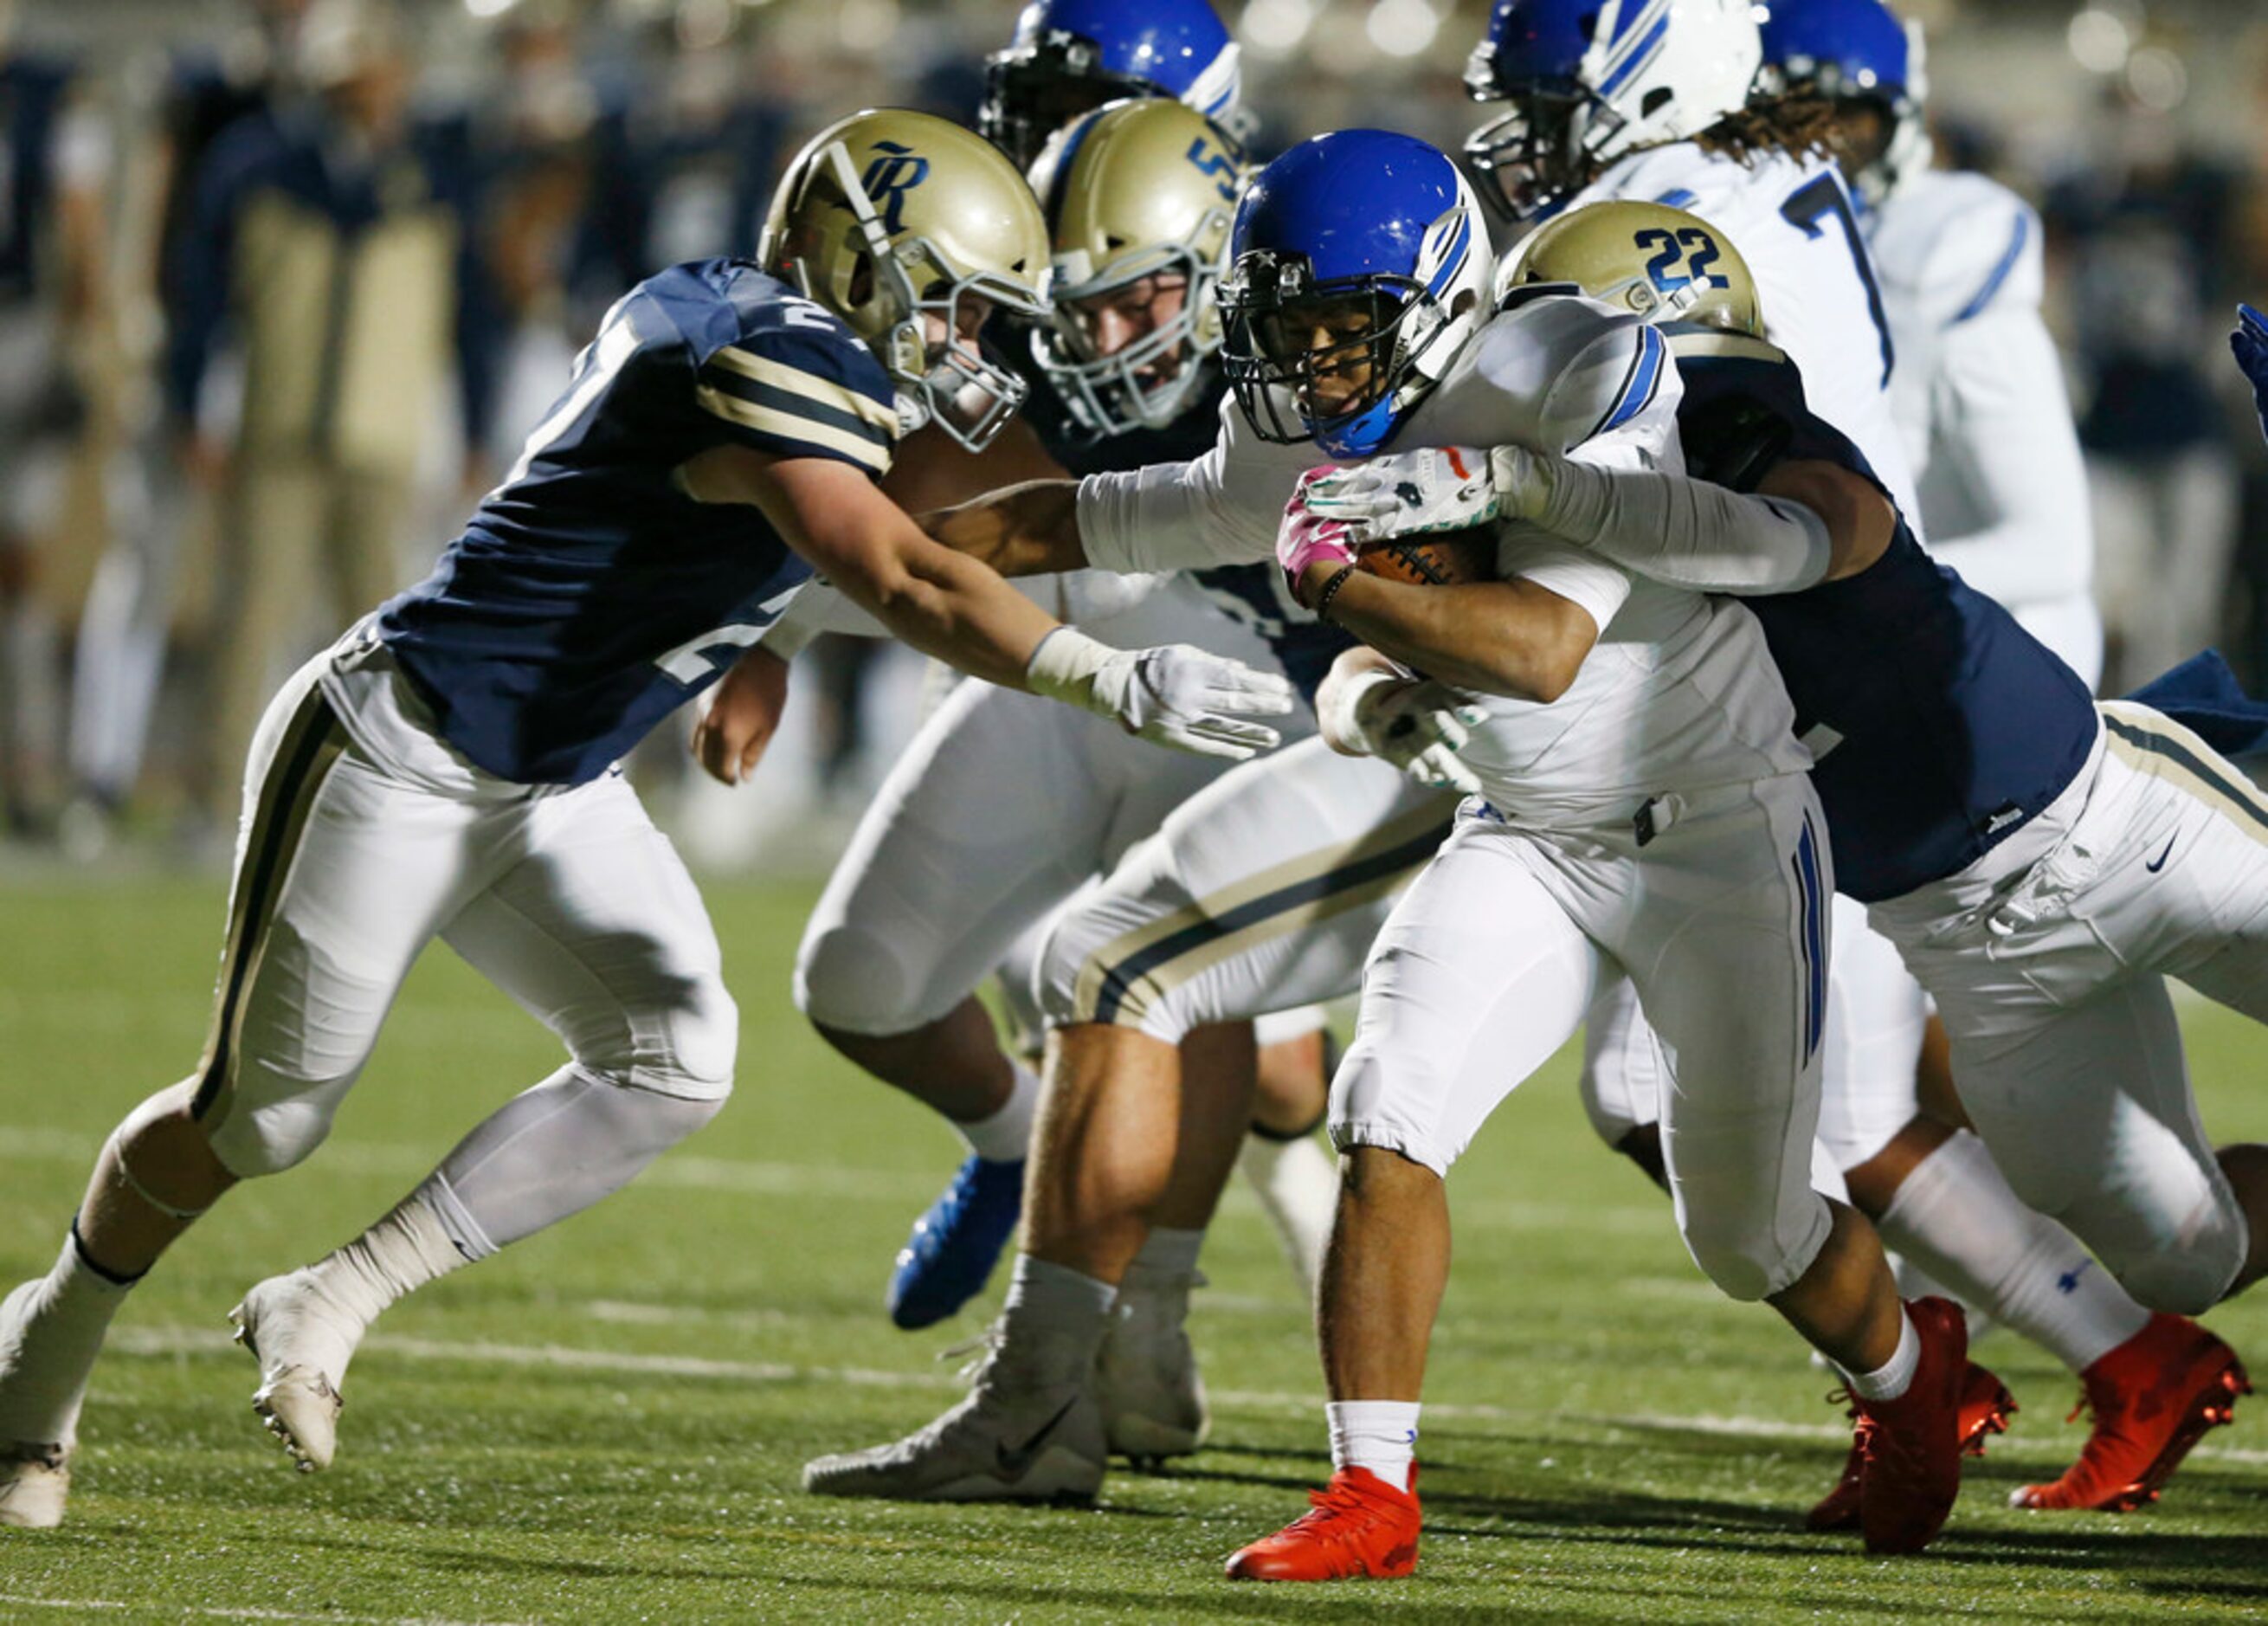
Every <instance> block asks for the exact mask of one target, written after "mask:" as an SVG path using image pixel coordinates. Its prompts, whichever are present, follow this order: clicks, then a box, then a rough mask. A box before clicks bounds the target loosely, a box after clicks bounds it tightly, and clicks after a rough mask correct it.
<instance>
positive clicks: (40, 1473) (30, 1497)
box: [0, 1442, 70, 1530]
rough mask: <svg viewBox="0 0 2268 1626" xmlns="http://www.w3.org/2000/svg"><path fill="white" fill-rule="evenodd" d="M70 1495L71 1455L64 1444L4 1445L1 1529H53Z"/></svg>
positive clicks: (0, 1474)
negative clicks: (4, 1527) (2, 1527)
mask: <svg viewBox="0 0 2268 1626" xmlns="http://www.w3.org/2000/svg"><path fill="white" fill-rule="evenodd" d="M69 1497H70V1451H69V1450H68V1449H67V1448H65V1447H64V1446H62V1445H19V1444H13V1443H7V1442H0V1526H6V1527H8V1528H11V1529H15V1530H52V1529H54V1528H55V1526H57V1525H59V1524H61V1523H63V1503H64V1502H65V1501H66V1500H67V1499H68V1498H69Z"/></svg>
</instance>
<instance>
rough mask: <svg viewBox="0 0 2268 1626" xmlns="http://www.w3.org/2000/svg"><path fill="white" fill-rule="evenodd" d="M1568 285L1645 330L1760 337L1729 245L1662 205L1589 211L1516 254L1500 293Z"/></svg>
mask: <svg viewBox="0 0 2268 1626" xmlns="http://www.w3.org/2000/svg"><path fill="white" fill-rule="evenodd" d="M1540 283H1555V284H1572V285H1574V286H1576V287H1579V288H1580V289H1581V290H1582V291H1583V292H1585V293H1587V294H1588V295H1589V296H1590V297H1591V298H1593V299H1598V300H1600V301H1602V302H1603V303H1605V304H1608V305H1611V306H1614V307H1616V308H1617V309H1620V310H1626V311H1631V312H1635V313H1636V314H1638V315H1640V316H1644V317H1646V319H1647V320H1648V321H1650V322H1699V323H1702V324H1704V325H1705V326H1707V327H1712V328H1724V329H1729V330H1730V331H1732V332H1735V333H1745V334H1748V335H1749V336H1751V337H1754V338H1762V337H1763V336H1764V307H1763V306H1762V304H1761V303H1760V302H1759V300H1758V299H1757V298H1756V279H1755V278H1754V277H1751V276H1749V262H1747V261H1746V260H1743V259H1742V258H1741V254H1740V250H1738V249H1737V248H1734V247H1733V241H1732V239H1730V238H1728V237H1727V236H1726V235H1725V234H1724V233H1721V232H1719V231H1718V230H1717V228H1716V227H1715V226H1712V225H1710V224H1709V223H1708V222H1707V221H1706V220H1704V219H1702V218H1700V217H1699V216H1698V215H1692V214H1688V213H1687V212H1686V211H1683V209H1672V208H1670V207H1669V206H1668V204H1666V203H1591V204H1588V205H1587V206H1585V207H1584V208H1581V209H1578V210H1574V211H1572V212H1570V213H1567V214H1564V215H1562V216H1560V217H1559V218H1557V220H1554V221H1552V222H1551V223H1550V225H1546V226H1544V227H1543V229H1542V230H1540V231H1538V232H1537V233H1535V235H1534V236H1532V237H1530V238H1529V239H1528V241H1527V243H1526V244H1525V245H1524V246H1523V247H1522V248H1521V253H1520V256H1519V259H1518V261H1517V262H1516V263H1515V264H1514V265H1513V270H1512V274H1511V275H1510V276H1509V277H1507V278H1506V282H1505V292H1506V293H1509V292H1511V291H1512V290H1513V289H1516V288H1522V287H1529V286H1533V285H1536V284H1540Z"/></svg>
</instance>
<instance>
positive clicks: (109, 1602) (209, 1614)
mask: <svg viewBox="0 0 2268 1626" xmlns="http://www.w3.org/2000/svg"><path fill="white" fill-rule="evenodd" d="M0 1605H13V1606H15V1607H17V1608H26V1609H85V1610H89V1611H110V1612H114V1613H119V1614H126V1613H134V1614H144V1615H163V1616H165V1617H166V1618H167V1619H169V1620H181V1619H195V1620H208V1621H319V1622H327V1623H329V1626H513V1623H512V1622H487V1621H457V1620H447V1619H444V1618H443V1617H441V1616H439V1615H340V1614H337V1613H336V1612H335V1611H333V1610H329V1609H326V1610H324V1611H323V1612H322V1613H321V1614H320V1615H300V1614H297V1613H294V1612H293V1611H291V1610H290V1609H261V1608H250V1607H247V1608H226V1607H225V1606H223V1605H219V1604H204V1605H199V1604H194V1603H129V1602H127V1601H125V1600H122V1599H115V1598H32V1597H25V1596H19V1595H18V1594H16V1593H0Z"/></svg>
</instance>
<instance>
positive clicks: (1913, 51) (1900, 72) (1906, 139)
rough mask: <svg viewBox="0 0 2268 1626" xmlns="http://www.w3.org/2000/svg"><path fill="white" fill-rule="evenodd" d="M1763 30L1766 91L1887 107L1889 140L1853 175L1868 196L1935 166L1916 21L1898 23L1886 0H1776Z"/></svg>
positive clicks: (1761, 87)
mask: <svg viewBox="0 0 2268 1626" xmlns="http://www.w3.org/2000/svg"><path fill="white" fill-rule="evenodd" d="M1763 34H1764V72H1763V73H1762V74H1761V75H1760V76H1759V78H1758V79H1757V89H1758V91H1759V92H1761V93H1763V94H1765V95H1774V96H1784V95H1790V94H1807V95H1814V96H1824V97H1826V98H1828V99H1829V100H1832V101H1859V102H1872V103H1874V105H1875V106H1876V107H1880V108H1881V112H1882V115H1883V117H1884V118H1885V119H1887V120H1888V121H1889V132H1888V134H1889V139H1888V141H1887V142H1886V144H1884V146H1883V148H1882V151H1881V153H1880V154H1879V155H1877V156H1876V157H1875V158H1874V159H1871V160H1870V161H1868V162H1867V163H1865V164H1863V165H1861V166H1859V168H1858V170H1857V172H1856V173H1855V174H1852V176H1851V177H1850V179H1851V183H1852V186H1853V187H1854V188H1856V189H1857V190H1858V192H1859V196H1861V197H1863V198H1865V199H1866V201H1867V203H1881V201H1882V200H1883V199H1884V198H1886V197H1888V196H1889V195H1890V194H1891V192H1893V191H1894V190H1896V187H1897V184H1898V181H1899V180H1900V178H1901V177H1903V176H1908V175H1918V174H1921V173H1922V172H1923V171H1924V170H1926V169H1927V168H1928V167H1929V164H1930V156H1931V155H1930V143H1929V126H1928V123H1927V122H1926V120H1925V119H1924V118H1923V116H1922V100H1923V98H1924V97H1925V96H1926V94H1927V90H1928V87H1927V84H1926V78H1925V76H1924V74H1923V71H1922V37H1921V30H1920V29H1919V28H1918V27H1916V26H1911V25H1909V24H1906V23H1902V22H1900V21H1899V20H1898V19H1897V18H1896V17H1894V16H1892V15H1891V13H1890V9H1889V7H1888V6H1886V5H1884V4H1882V3H1881V0H1771V10H1770V12H1769V14H1768V15H1767V16H1766V17H1765V18H1764V26H1763Z"/></svg>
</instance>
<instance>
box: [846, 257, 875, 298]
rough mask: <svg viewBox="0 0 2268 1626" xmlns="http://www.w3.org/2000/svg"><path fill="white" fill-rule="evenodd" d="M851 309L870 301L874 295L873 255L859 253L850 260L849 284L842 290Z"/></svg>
mask: <svg viewBox="0 0 2268 1626" xmlns="http://www.w3.org/2000/svg"><path fill="white" fill-rule="evenodd" d="M843 297H844V298H845V299H849V300H850V302H851V308H852V309H853V310H857V309H859V308H860V307H864V306H865V305H867V304H868V303H870V302H871V301H872V300H873V297H874V256H873V255H870V254H865V253H863V252H862V253H861V254H860V255H858V258H856V259H855V260H853V261H852V262H851V284H850V286H848V287H847V288H845V289H844V290H843Z"/></svg>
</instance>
